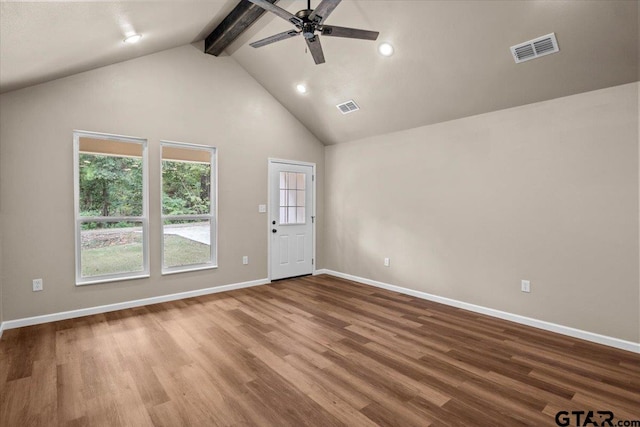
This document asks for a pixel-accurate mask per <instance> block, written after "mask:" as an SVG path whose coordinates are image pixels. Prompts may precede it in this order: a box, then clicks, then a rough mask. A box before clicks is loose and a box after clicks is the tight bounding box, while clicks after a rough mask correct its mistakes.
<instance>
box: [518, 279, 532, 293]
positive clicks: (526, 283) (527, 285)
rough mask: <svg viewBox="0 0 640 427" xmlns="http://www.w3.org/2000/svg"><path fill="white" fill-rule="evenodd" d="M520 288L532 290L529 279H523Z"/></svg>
mask: <svg viewBox="0 0 640 427" xmlns="http://www.w3.org/2000/svg"><path fill="white" fill-rule="evenodd" d="M520 290H521V291H522V292H531V282H529V281H528V280H522V281H521V282H520Z"/></svg>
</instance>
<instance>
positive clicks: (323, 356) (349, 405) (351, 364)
mask: <svg viewBox="0 0 640 427" xmlns="http://www.w3.org/2000/svg"><path fill="white" fill-rule="evenodd" d="M0 385H1V387H2V389H1V391H0V425H2V426H54V425H61V426H62V425H64V426H85V425H86V426H89V425H90V426H103V425H104V426H119V425H123V426H124V425H128V426H151V425H156V426H187V425H199V426H206V425H233V426H254V425H260V426H265V425H273V426H301V425H314V426H334V425H348V426H373V425H388V426H428V425H434V426H436V425H437V426H448V425H465V426H484V425H487V426H518V425H534V426H546V425H549V426H555V425H557V424H556V421H555V416H556V413H558V412H559V411H569V412H570V411H594V418H593V419H594V420H595V421H597V422H600V421H601V420H602V415H598V414H597V413H596V412H595V411H611V412H613V413H614V414H615V417H616V420H640V355H636V354H633V353H630V352H625V351H622V350H616V349H612V348H608V347H604V346H600V345H597V344H591V343H587V342H584V341H580V340H576V339H572V338H568V337H565V336H560V335H555V334H552V333H549V332H544V331H540V330H537V329H533V328H529V327H526V326H521V325H517V324H513V323H510V322H507V321H502V320H498V319H494V318H490V317H486V316H482V315H479V314H475V313H471V312H467V311H464V310H460V309H456V308H452V307H448V306H444V305H440V304H436V303H432V302H428V301H424V300H420V299H417V298H412V297H409V296H406V295H402V294H397V293H394V292H389V291H386V290H381V289H377V288H373V287H368V286H364V285H360V284H357V283H354V282H350V281H347V280H343V279H338V278H334V277H331V276H316V277H305V278H298V279H293V280H287V281H282V282H275V283H273V284H271V285H265V286H260V287H255V288H249V289H243V290H238V291H232V292H227V293H220V294H214V295H209V296H204V297H198V298H191V299H187V300H181V301H175V302H170V303H164V304H157V305H152V306H147V307H141V308H135V309H129V310H123V311H118V312H112V313H105V314H100V315H94V316H89V317H83V318H79V319H72V320H67V321H61V322H55V323H49V324H44V325H38V326H32V327H25V328H21V329H13V330H7V331H5V333H4V336H3V337H2V341H1V342H0ZM569 415H570V414H569ZM584 420H585V416H584V415H583V416H582V418H581V422H584ZM571 422H572V424H565V425H576V423H575V418H573V419H572V421H571ZM581 425H582V424H581ZM586 425H594V424H586ZM600 425H602V424H600ZM613 425H616V424H613ZM638 425H640V424H638Z"/></svg>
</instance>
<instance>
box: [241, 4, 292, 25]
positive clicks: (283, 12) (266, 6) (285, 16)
mask: <svg viewBox="0 0 640 427" xmlns="http://www.w3.org/2000/svg"><path fill="white" fill-rule="evenodd" d="M248 1H250V2H251V3H253V4H255V5H257V6H260V7H261V8H263V9H264V10H268V11H269V12H271V13H275V14H276V15H278V16H279V17H280V18H282V19H284V20H286V21H289V22H291V23H292V24H293V25H295V26H296V27H299V26H301V25H302V19H300V18H298V17H297V16H295V15H294V14H292V13H290V12H287V11H286V10H284V9H283V8H281V7H278V6H276V5H275V4H273V3H271V2H268V1H267V0H248Z"/></svg>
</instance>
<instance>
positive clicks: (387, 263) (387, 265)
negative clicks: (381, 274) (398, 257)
mask: <svg viewBox="0 0 640 427" xmlns="http://www.w3.org/2000/svg"><path fill="white" fill-rule="evenodd" d="M390 265H391V260H390V259H389V258H385V259H384V266H385V267H389V266H390Z"/></svg>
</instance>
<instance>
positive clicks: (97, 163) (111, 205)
mask: <svg viewBox="0 0 640 427" xmlns="http://www.w3.org/2000/svg"><path fill="white" fill-rule="evenodd" d="M83 140H84V139H83V138H82V139H81V140H80V142H81V143H80V147H81V152H80V154H79V165H78V166H79V180H80V182H79V187H80V194H79V197H80V200H79V202H80V212H79V214H80V217H88V216H94V217H95V216H141V215H142V211H143V209H142V203H143V198H142V191H143V189H142V158H141V157H124V156H117V155H115V154H108V155H107V154H96V153H87V152H82V145H83V144H82V141H83ZM103 142H104V143H105V144H104V145H105V146H106V147H105V151H107V150H108V149H110V148H112V147H110V145H111V144H110V142H111V141H103ZM119 144H120V145H131V146H138V145H139V144H127V143H119Z"/></svg>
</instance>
